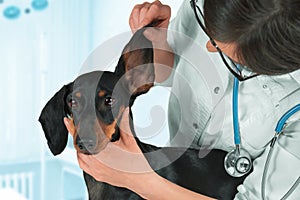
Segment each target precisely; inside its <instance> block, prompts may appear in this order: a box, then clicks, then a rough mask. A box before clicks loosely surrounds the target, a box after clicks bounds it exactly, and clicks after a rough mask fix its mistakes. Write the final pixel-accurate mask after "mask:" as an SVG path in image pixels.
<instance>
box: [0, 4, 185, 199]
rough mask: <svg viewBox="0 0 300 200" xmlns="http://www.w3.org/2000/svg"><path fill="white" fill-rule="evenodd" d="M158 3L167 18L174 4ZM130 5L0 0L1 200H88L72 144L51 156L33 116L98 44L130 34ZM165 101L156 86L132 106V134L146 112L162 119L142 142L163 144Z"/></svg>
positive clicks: (165, 96)
mask: <svg viewBox="0 0 300 200" xmlns="http://www.w3.org/2000/svg"><path fill="white" fill-rule="evenodd" d="M161 2H162V3H165V4H169V5H170V6H171V7H172V16H173V15H175V14H176V11H177V9H178V7H179V4H180V2H181V1H178V0H177V1H174V0H161ZM137 3H143V1H142V0H109V1H103V0H101V1H100V0H98V1H96V0H59V1H58V0H48V1H47V0H0V14H1V15H0V92H1V98H0V113H1V115H0V127H1V129H0V199H1V200H6V199H8V200H19V199H20V200H23V199H28V200H48V199H49V200H53V199H66V200H71V199H72V200H75V199H77V200H79V199H87V198H86V187H85V184H84V181H83V177H82V171H81V170H80V169H79V167H78V164H77V160H76V156H75V151H74V149H73V145H72V141H71V138H69V139H70V140H69V144H68V147H67V148H66V150H65V151H64V152H63V153H62V154H61V155H59V156H56V157H54V156H53V155H52V154H51V152H50V151H49V149H48V146H47V143H46V140H45V137H44V134H43V132H42V129H41V126H40V124H39V123H38V116H39V114H40V112H41V109H42V108H43V107H44V105H45V104H46V102H47V101H48V100H49V99H50V98H51V97H52V96H53V95H54V93H55V92H56V91H58V90H59V89H60V88H61V87H62V86H63V85H64V84H67V83H69V82H70V81H73V80H74V79H75V78H76V77H77V75H78V73H79V72H80V70H81V68H82V65H83V63H84V62H85V61H86V59H87V58H88V57H89V55H90V54H91V53H92V52H93V51H94V50H95V49H96V48H97V47H98V46H99V45H101V44H103V43H104V42H105V41H107V40H109V39H110V38H112V37H114V36H116V35H118V34H121V33H123V32H128V31H130V29H129V25H128V18H129V14H130V12H131V9H132V8H133V6H134V5H135V4H137ZM116 51H117V52H121V51H122V49H117V50H116ZM167 100H168V89H167V88H160V87H155V88H154V89H153V90H151V91H150V92H149V93H148V94H146V95H143V96H142V97H140V98H139V99H138V101H137V102H136V104H135V105H134V108H133V109H134V111H133V112H134V117H135V119H134V120H135V125H136V126H138V128H137V130H144V129H143V127H148V126H149V124H151V123H152V120H153V117H151V116H153V112H158V113H160V114H161V115H160V117H161V118H159V119H156V120H159V121H162V122H163V123H161V127H160V129H159V130H158V131H157V132H156V133H155V134H152V135H151V134H150V135H149V134H147V136H146V137H144V138H143V140H145V141H146V142H149V143H153V144H156V145H159V146H161V145H164V144H166V143H167V141H168V136H167V135H168V133H167V121H166V116H165V114H166V112H167ZM156 114H157V113H156ZM139 128H140V129H139ZM138 134H139V133H138Z"/></svg>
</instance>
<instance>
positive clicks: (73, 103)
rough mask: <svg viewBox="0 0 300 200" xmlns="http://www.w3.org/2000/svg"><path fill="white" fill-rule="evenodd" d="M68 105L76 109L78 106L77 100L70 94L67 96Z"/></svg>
mask: <svg viewBox="0 0 300 200" xmlns="http://www.w3.org/2000/svg"><path fill="white" fill-rule="evenodd" d="M68 106H69V107H70V108H72V109H77V108H78V106H79V103H78V101H77V100H76V99H75V98H73V97H72V96H71V95H70V96H69V97H68Z"/></svg>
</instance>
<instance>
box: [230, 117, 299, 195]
mask: <svg viewBox="0 0 300 200" xmlns="http://www.w3.org/2000/svg"><path fill="white" fill-rule="evenodd" d="M273 148H274V151H273V153H272V157H271V160H270V165H269V169H268V172H267V175H266V186H265V196H266V197H265V199H266V200H270V199H281V198H282V197H283V196H284V195H285V194H286V193H287V192H288V190H289V189H290V188H291V187H292V186H293V184H294V183H295V182H296V180H297V179H298V177H299V176H300V120H299V118H298V120H294V121H293V122H290V123H289V125H287V127H286V128H285V129H284V131H283V134H282V135H280V136H279V138H278V140H277V142H276V144H275V146H274V147H273ZM269 150H270V147H269V146H268V147H267V148H266V150H265V151H264V153H263V154H262V155H261V156H259V157H258V158H256V159H255V161H254V163H253V172H252V173H251V174H250V175H248V177H247V178H246V179H245V181H244V183H243V184H242V185H240V186H239V187H238V193H237V195H236V196H235V199H236V200H241V199H243V200H244V199H251V200H255V199H262V197H261V193H262V191H261V185H262V176H263V171H264V168H265V162H266V158H267V154H268V152H269ZM288 199H289V200H293V199H295V200H296V199H297V200H299V199H300V185H298V186H297V188H296V189H295V190H294V192H293V193H292V194H291V195H290V196H289V198H288Z"/></svg>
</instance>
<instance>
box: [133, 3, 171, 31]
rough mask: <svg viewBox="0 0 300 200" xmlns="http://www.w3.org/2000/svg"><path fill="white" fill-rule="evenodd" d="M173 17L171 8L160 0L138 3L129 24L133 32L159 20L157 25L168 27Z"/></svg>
mask: <svg viewBox="0 0 300 200" xmlns="http://www.w3.org/2000/svg"><path fill="white" fill-rule="evenodd" d="M170 17H171V8H170V7H169V6H168V5H163V4H162V3H161V2H160V1H154V2H152V3H148V2H145V3H143V4H138V5H136V6H135V7H134V8H133V9H132V12H131V14H130V17H129V25H130V28H131V30H132V31H133V32H135V31H136V30H137V29H139V28H141V27H143V26H146V25H148V24H150V23H151V22H153V21H157V22H158V23H156V24H155V26H156V27H161V28H167V26H168V24H169V20H170Z"/></svg>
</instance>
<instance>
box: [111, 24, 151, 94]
mask: <svg viewBox="0 0 300 200" xmlns="http://www.w3.org/2000/svg"><path fill="white" fill-rule="evenodd" d="M146 28H147V27H144V28H142V29H140V30H138V31H137V32H136V33H135V34H134V35H133V36H132V38H131V39H130V41H129V42H128V44H127V45H126V46H125V48H124V50H123V53H122V56H121V58H120V59H119V62H118V65H117V67H116V70H115V73H117V74H118V75H119V76H123V75H124V78H125V79H126V82H127V83H128V87H129V91H130V92H131V95H133V96H138V95H140V94H143V93H146V92H148V90H149V89H150V88H151V87H152V86H153V83H154V77H155V75H154V64H153V46H152V42H151V41H150V40H148V39H147V38H146V37H145V36H144V34H143V33H144V30H145V29H146Z"/></svg>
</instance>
